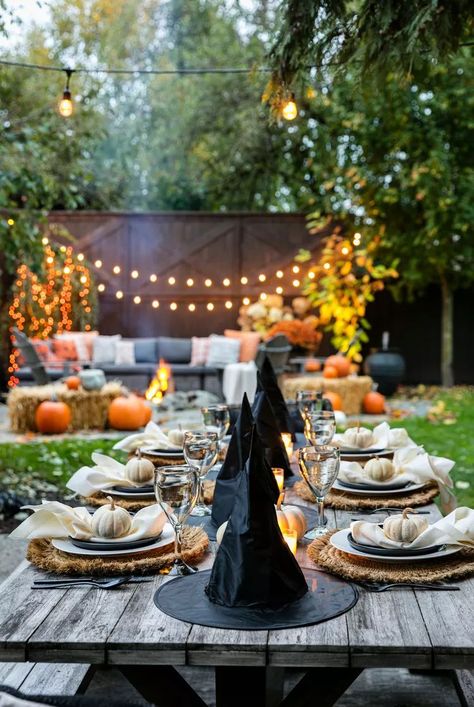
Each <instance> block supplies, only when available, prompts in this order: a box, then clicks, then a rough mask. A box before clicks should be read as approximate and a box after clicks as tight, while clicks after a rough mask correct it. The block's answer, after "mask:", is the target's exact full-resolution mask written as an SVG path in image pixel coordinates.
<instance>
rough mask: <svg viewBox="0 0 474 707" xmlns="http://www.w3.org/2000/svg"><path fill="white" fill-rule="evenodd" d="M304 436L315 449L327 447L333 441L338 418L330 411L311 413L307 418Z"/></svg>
mask: <svg viewBox="0 0 474 707" xmlns="http://www.w3.org/2000/svg"><path fill="white" fill-rule="evenodd" d="M304 427H305V429H304V434H305V437H306V439H307V440H308V442H309V443H310V444H312V445H313V446H315V447H319V446H325V445H326V444H329V443H330V442H331V441H332V438H333V437H334V434H335V432H336V418H335V415H334V412H332V411H330V410H319V411H318V412H309V413H308V414H307V415H306V418H305V424H304Z"/></svg>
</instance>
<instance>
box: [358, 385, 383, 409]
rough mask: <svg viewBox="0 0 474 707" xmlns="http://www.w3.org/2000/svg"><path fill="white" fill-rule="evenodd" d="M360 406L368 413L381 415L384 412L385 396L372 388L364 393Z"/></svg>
mask: <svg viewBox="0 0 474 707" xmlns="http://www.w3.org/2000/svg"><path fill="white" fill-rule="evenodd" d="M362 408H363V410H364V412H366V413H367V414H368V415H382V414H383V413H384V412H385V396H384V395H382V393H377V392H376V391H375V390H372V391H371V392H370V393H367V394H366V395H364V399H363V400H362Z"/></svg>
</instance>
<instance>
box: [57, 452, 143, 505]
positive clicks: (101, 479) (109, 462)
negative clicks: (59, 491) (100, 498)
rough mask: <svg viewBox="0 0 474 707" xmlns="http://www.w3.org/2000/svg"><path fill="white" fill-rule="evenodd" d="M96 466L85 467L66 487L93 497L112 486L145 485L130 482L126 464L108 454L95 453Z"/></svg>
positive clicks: (73, 476)
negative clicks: (126, 472) (127, 476)
mask: <svg viewBox="0 0 474 707" xmlns="http://www.w3.org/2000/svg"><path fill="white" fill-rule="evenodd" d="M92 461H93V462H94V463H95V466H92V467H91V466H83V467H81V468H80V469H79V470H78V471H76V473H75V474H73V475H72V476H71V478H70V479H69V481H68V482H67V484H66V486H67V487H68V489H71V491H74V492H75V493H78V494H79V495H81V496H85V497H87V496H92V495H93V494H94V493H97V491H107V489H109V488H111V487H112V486H130V487H133V488H137V487H138V486H143V484H137V483H136V482H135V481H130V480H129V479H127V478H126V476H125V464H121V463H120V462H118V461H117V460H116V459H112V457H108V456H107V455H106V454H99V452H93V454H92Z"/></svg>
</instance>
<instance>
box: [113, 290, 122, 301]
mask: <svg viewBox="0 0 474 707" xmlns="http://www.w3.org/2000/svg"><path fill="white" fill-rule="evenodd" d="M115 296H116V298H117V299H122V298H123V292H122V290H117V292H116V293H115Z"/></svg>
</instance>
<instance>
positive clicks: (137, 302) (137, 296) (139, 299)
mask: <svg viewBox="0 0 474 707" xmlns="http://www.w3.org/2000/svg"><path fill="white" fill-rule="evenodd" d="M133 301H134V302H135V304H140V302H141V301H142V298H141V297H140V295H135V297H134V298H133Z"/></svg>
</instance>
